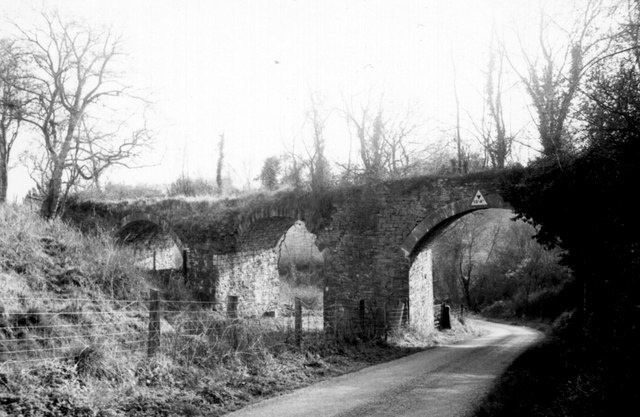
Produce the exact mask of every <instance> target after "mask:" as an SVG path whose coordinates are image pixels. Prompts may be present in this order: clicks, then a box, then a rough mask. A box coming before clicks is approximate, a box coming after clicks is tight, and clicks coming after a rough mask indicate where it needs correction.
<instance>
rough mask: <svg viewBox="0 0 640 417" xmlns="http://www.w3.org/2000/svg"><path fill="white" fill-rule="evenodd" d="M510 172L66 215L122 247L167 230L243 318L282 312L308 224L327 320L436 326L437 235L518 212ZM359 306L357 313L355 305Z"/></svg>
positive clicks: (94, 205) (195, 277) (92, 206)
mask: <svg viewBox="0 0 640 417" xmlns="http://www.w3.org/2000/svg"><path fill="white" fill-rule="evenodd" d="M502 175H503V174H502V173H496V172H485V173H478V174H472V175H467V176H459V177H418V178H409V179H402V180H395V181H388V182H384V183H380V184H376V185H373V186H357V187H356V186H354V187H348V188H340V189H337V190H331V191H328V192H324V193H321V194H320V193H316V194H310V193H299V192H298V193H296V192H293V191H289V192H281V193H276V194H273V195H264V194H262V195H254V196H247V197H242V198H236V199H227V200H218V201H213V200H202V201H199V200H198V201H195V200H194V201H192V200H189V199H166V200H158V201H155V200H154V201H134V202H113V203H102V202H100V203H99V202H90V201H84V202H71V203H69V204H68V205H67V207H66V211H65V216H66V218H67V219H69V220H70V221H72V222H75V223H77V224H79V225H80V226H81V227H82V228H83V229H85V230H86V229H91V228H95V227H100V228H102V229H107V230H112V231H113V232H114V234H115V235H116V236H118V238H119V239H120V240H121V241H124V242H129V241H133V240H135V239H139V238H145V236H149V234H150V233H152V231H153V233H163V234H164V235H165V236H169V237H170V239H171V241H172V242H173V243H175V246H176V247H177V248H178V249H179V251H180V253H179V254H178V255H180V254H183V256H181V262H177V263H176V266H178V267H181V268H182V269H183V271H184V273H185V275H186V277H187V280H188V282H189V283H190V284H192V285H193V286H194V287H196V288H197V289H198V290H199V294H200V296H201V297H202V298H203V299H206V300H209V301H212V302H215V303H218V304H219V305H221V306H222V307H221V308H224V306H225V303H227V301H228V300H229V299H233V301H234V303H235V302H236V301H237V303H238V307H239V311H240V314H242V315H262V314H264V313H267V312H270V311H275V310H278V308H279V306H278V288H279V275H278V270H277V264H278V256H279V250H278V247H277V246H278V242H279V241H280V239H281V238H282V236H283V235H284V234H285V233H286V231H287V230H288V229H289V228H290V227H291V226H292V225H293V224H294V222H296V221H298V220H302V221H304V222H305V224H306V226H307V228H308V229H309V230H310V231H311V232H312V233H314V234H315V235H316V236H317V241H316V243H317V246H318V247H319V249H320V250H323V249H324V251H323V253H324V255H325V262H324V285H325V288H324V305H325V322H326V321H327V317H328V316H329V315H330V314H327V313H331V315H332V317H337V316H335V312H336V311H338V310H339V311H340V315H341V317H347V318H349V317H351V318H354V317H360V318H362V316H363V314H365V312H366V314H368V315H370V317H372V318H373V319H374V320H381V319H380V317H381V312H382V311H384V312H385V313H384V314H388V312H389V311H390V309H396V310H398V309H399V310H400V311H401V313H402V316H403V317H404V319H403V321H405V322H406V321H409V320H410V323H411V325H412V326H415V327H418V328H422V329H424V330H429V329H431V328H433V283H432V270H431V268H432V266H431V265H432V259H431V257H432V255H431V250H430V244H431V242H432V241H433V238H434V237H435V236H437V234H438V233H439V232H440V231H442V230H443V229H444V228H445V227H446V226H447V225H448V224H450V223H452V222H453V221H455V220H456V219H458V218H459V217H461V216H464V215H465V214H467V213H470V212H472V211H475V210H483V209H488V208H510V207H509V206H508V204H507V203H505V202H504V201H503V199H502V198H501V197H500V191H499V190H500V182H501V178H502ZM354 306H355V307H354ZM336 320H337V319H336Z"/></svg>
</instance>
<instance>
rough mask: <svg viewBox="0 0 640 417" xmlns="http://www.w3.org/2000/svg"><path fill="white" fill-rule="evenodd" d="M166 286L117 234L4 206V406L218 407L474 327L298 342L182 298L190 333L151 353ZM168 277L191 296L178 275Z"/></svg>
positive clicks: (136, 412)
mask: <svg viewBox="0 0 640 417" xmlns="http://www.w3.org/2000/svg"><path fill="white" fill-rule="evenodd" d="M162 285H163V284H162V282H154V278H153V277H151V276H148V275H145V273H144V272H143V271H141V270H139V269H138V268H137V267H136V266H135V264H134V258H133V256H132V254H131V253H130V252H128V251H127V250H126V249H125V248H121V247H117V246H115V245H114V244H113V242H112V240H111V238H110V237H109V236H107V235H104V234H100V235H94V236H84V235H82V234H81V233H79V232H78V231H76V230H74V229H73V228H70V227H68V226H67V225H65V224H64V223H62V222H60V221H51V222H46V221H43V220H41V219H39V218H38V217H37V216H36V215H34V214H33V213H30V212H28V211H27V210H25V209H21V208H16V207H11V206H1V207H0V306H1V311H0V312H1V314H0V416H4V415H11V416H20V415H21V416H96V415H97V416H175V415H207V416H216V415H221V414H224V413H225V412H228V411H230V410H234V409H237V408H240V407H242V406H244V405H246V404H248V403H251V402H254V401H257V400H259V399H262V398H265V397H268V396H273V395H277V394H278V393H282V392H285V391H288V390H291V389H294V388H297V387H301V386H304V385H308V384H311V383H313V382H316V381H319V380H321V379H324V378H328V377H331V376H334V375H339V374H343V373H346V372H350V371H353V370H356V369H359V368H362V367H365V366H368V365H371V364H375V363H379V362H383V361H387V360H390V359H392V358H396V357H400V356H403V355H406V354H409V353H411V352H414V351H416V350H418V349H421V348H422V347H424V346H428V345H433V344H436V343H438V341H439V340H443V338H446V340H447V341H450V340H451V339H452V338H453V339H455V338H464V337H469V336H470V335H471V333H472V330H471V329H469V328H468V327H465V326H461V325H459V324H457V323H456V328H455V329H454V330H453V331H450V332H446V333H438V334H433V335H426V336H422V337H420V335H416V334H415V333H404V334H400V335H396V337H395V338H393V337H392V338H391V340H390V343H381V342H378V343H359V344H357V345H353V344H351V345H349V344H335V343H318V344H313V345H309V346H303V348H302V349H298V348H296V347H294V346H292V345H291V344H290V343H287V339H286V338H283V337H278V335H277V334H276V335H275V336H274V333H273V331H272V329H269V328H266V327H264V326H261V325H260V323H259V322H255V321H254V322H246V323H244V322H241V323H236V324H234V326H235V327H234V329H233V332H230V331H229V327H225V322H224V321H223V320H222V319H221V318H220V317H218V316H216V315H215V313H212V312H211V311H209V312H204V311H202V310H198V307H197V306H190V305H189V304H187V303H184V304H179V303H178V304H173V305H178V306H182V307H181V308H183V309H184V310H189V311H185V312H184V313H176V314H174V315H173V316H172V317H167V320H165V321H163V332H164V331H165V330H167V333H168V334H169V335H170V334H171V331H172V329H173V332H174V334H175V335H176V336H177V333H178V332H177V329H183V330H184V329H187V330H189V332H188V334H183V335H186V336H187V337H186V338H185V337H182V338H179V337H175V338H172V337H168V338H166V339H163V346H162V350H161V352H160V353H158V354H157V355H156V356H154V357H152V358H149V357H147V356H146V352H145V350H146V344H145V340H146V339H145V336H146V333H145V331H146V329H147V325H148V322H147V317H148V313H147V312H146V302H145V299H146V297H147V294H148V289H149V288H150V287H151V286H162ZM169 286H170V288H168V287H167V286H166V285H165V287H164V288H161V289H163V290H165V291H167V292H168V291H170V292H171V293H172V294H173V298H174V299H175V298H176V295H178V298H182V301H185V300H186V299H188V297H189V291H188V289H186V288H184V286H182V285H181V284H180V283H179V282H177V281H173V282H171V284H170V285H169ZM172 308H177V307H172ZM194 323H195V324H194ZM230 334H233V337H230ZM280 336H282V335H280ZM12 351H13V352H15V351H20V353H11V352H12Z"/></svg>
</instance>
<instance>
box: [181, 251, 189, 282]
mask: <svg viewBox="0 0 640 417" xmlns="http://www.w3.org/2000/svg"><path fill="white" fill-rule="evenodd" d="M188 257H189V251H188V250H186V249H183V250H182V275H184V276H185V277H186V276H187V272H188V269H189V260H188Z"/></svg>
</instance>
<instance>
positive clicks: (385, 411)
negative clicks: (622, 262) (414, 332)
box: [229, 320, 541, 417]
mask: <svg viewBox="0 0 640 417" xmlns="http://www.w3.org/2000/svg"><path fill="white" fill-rule="evenodd" d="M473 325H474V326H476V327H477V328H482V329H484V330H485V332H486V335H485V336H482V337H479V338H476V339H473V340H469V341H467V342H463V343H460V344H455V345H442V346H439V347H436V348H433V349H429V350H426V351H424V352H420V353H416V354H414V355H411V356H407V357H404V358H401V359H398V360H395V361H392V362H387V363H384V364H380V365H376V366H371V367H369V368H365V369H363V370H360V371H358V372H354V373H351V374H347V375H342V376H340V377H337V378H332V379H330V380H326V381H323V382H320V383H318V384H315V385H311V386H309V387H306V388H302V389H299V390H297V391H294V392H292V393H289V394H286V395H282V396H280V397H275V398H271V399H269V400H266V401H262V402H259V403H256V404H253V405H251V406H248V407H246V408H244V409H241V410H238V411H236V412H234V413H231V414H229V416H233V417H254V416H255V417H270V416H273V417H276V416H277V417H285V416H305V417H314V416H340V417H358V416H438V417H446V416H458V417H459V416H464V415H465V414H466V413H468V412H469V411H470V410H471V409H472V408H473V405H474V404H475V403H476V401H478V400H479V399H480V398H481V397H482V396H483V395H484V394H486V392H487V391H488V389H489V388H490V387H491V383H492V381H493V380H494V379H495V378H496V377H497V376H498V375H500V374H501V373H502V372H503V371H504V369H505V368H506V367H507V366H508V365H509V364H510V363H511V362H512V361H513V360H514V359H515V358H516V357H517V356H518V355H519V354H520V353H521V352H522V351H523V350H524V349H525V348H526V347H528V346H529V345H531V344H532V343H534V342H536V341H537V340H539V339H540V338H541V334H540V333H539V332H537V331H535V330H531V329H528V328H524V327H517V326H509V325H505V324H497V323H491V322H487V321H481V320H473Z"/></svg>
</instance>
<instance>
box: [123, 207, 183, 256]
mask: <svg viewBox="0 0 640 417" xmlns="http://www.w3.org/2000/svg"><path fill="white" fill-rule="evenodd" d="M134 222H149V223H153V224H155V225H156V226H158V227H160V229H161V230H162V232H163V233H168V234H169V236H171V240H173V242H174V243H175V244H176V246H177V247H178V249H179V250H180V253H182V252H183V251H185V250H188V248H187V246H185V244H184V243H182V240H181V239H180V237H179V236H178V235H177V234H176V233H175V232H174V231H173V229H172V228H171V224H170V223H169V222H168V221H166V220H165V219H162V218H160V217H158V216H154V215H152V214H146V213H133V214H129V215H128V216H125V217H124V218H123V219H122V221H121V222H120V230H118V234H120V232H122V230H124V228H125V227H127V226H128V225H130V224H131V223H134Z"/></svg>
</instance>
